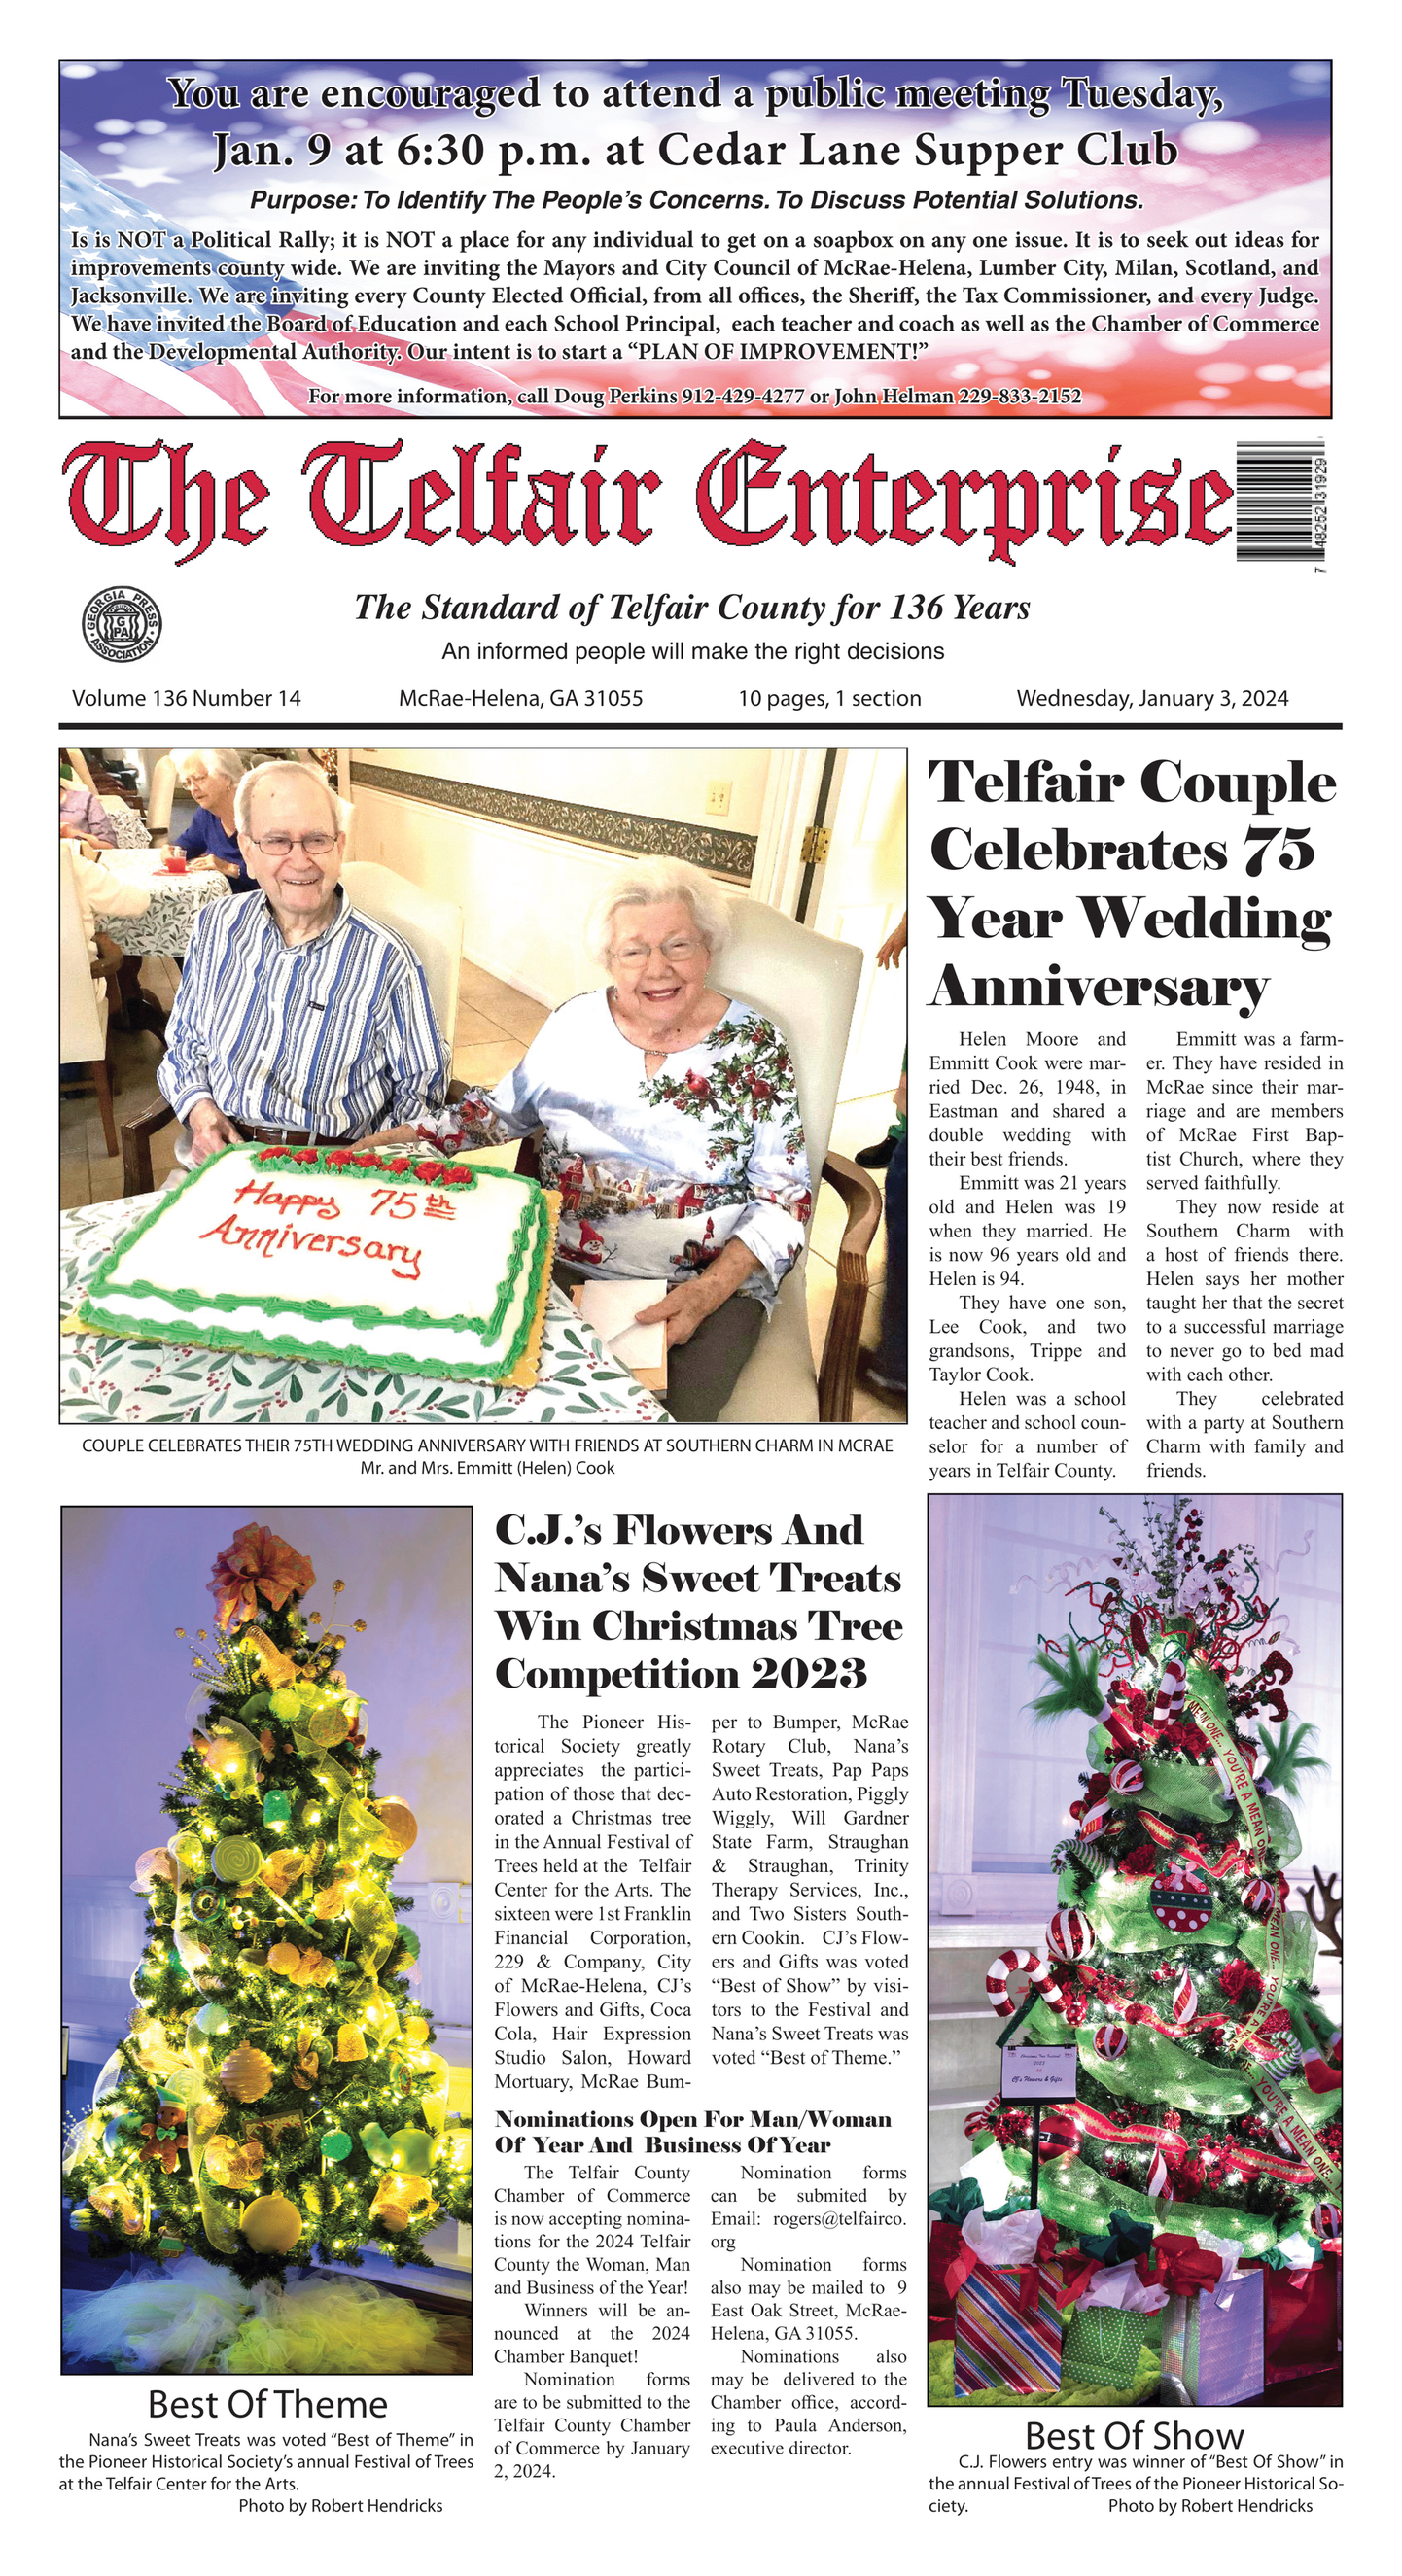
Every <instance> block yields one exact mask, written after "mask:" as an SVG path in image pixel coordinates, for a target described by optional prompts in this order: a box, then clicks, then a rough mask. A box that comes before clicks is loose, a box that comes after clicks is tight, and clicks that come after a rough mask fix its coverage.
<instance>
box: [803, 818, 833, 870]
mask: <svg viewBox="0 0 1402 2576" xmlns="http://www.w3.org/2000/svg"><path fill="white" fill-rule="evenodd" d="M831 840H832V825H831V824H830V823H810V824H809V826H808V829H807V831H806V832H805V833H804V835H803V847H802V849H801V850H800V851H799V854H798V855H799V861H800V864H801V865H802V866H803V867H805V868H820V867H821V866H822V864H823V861H824V859H825V858H826V857H827V854H828V846H829V843H830V842H831Z"/></svg>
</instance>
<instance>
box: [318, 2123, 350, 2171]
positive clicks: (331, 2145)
mask: <svg viewBox="0 0 1402 2576" xmlns="http://www.w3.org/2000/svg"><path fill="white" fill-rule="evenodd" d="M351 2144H352V2141H351V2140H350V2138H349V2137H348V2136H347V2135H346V2132H345V2130H344V2129H328V2130H327V2132H326V2135H325V2137H324V2138H323V2139H322V2141H321V2152H322V2154H323V2155H324V2156H325V2158H326V2160H327V2162H328V2164H333V2165H342V2164H344V2163H345V2160H346V2158H347V2156H348V2155H349V2154H350V2151H351Z"/></svg>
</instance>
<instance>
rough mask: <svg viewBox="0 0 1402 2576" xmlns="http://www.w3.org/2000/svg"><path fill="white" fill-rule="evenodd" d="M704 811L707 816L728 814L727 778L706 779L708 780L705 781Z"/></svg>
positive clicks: (728, 786)
mask: <svg viewBox="0 0 1402 2576" xmlns="http://www.w3.org/2000/svg"><path fill="white" fill-rule="evenodd" d="M706 811H707V813H708V814H728V813H729V811H730V781H729V779H728V778H708V779H707V781H706Z"/></svg>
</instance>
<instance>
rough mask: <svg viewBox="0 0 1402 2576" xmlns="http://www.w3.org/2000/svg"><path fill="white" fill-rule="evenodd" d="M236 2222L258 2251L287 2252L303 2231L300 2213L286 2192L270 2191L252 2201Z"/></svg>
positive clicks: (262, 2252) (260, 2252)
mask: <svg viewBox="0 0 1402 2576" xmlns="http://www.w3.org/2000/svg"><path fill="white" fill-rule="evenodd" d="M239 2225H240V2227H241V2228H242V2230H243V2233H244V2235H245V2236H246V2237H247V2238H248V2241H249V2244H250V2245H251V2246H252V2247H253V2248H254V2251H255V2252H256V2253H259V2254H290V2253H291V2251H292V2248H293V2246H294V2245H295V2244H296V2243H297V2240H298V2238H299V2237H300V2235H301V2233H302V2213H301V2211H300V2210H299V2209H298V2208H297V2206H296V2203H295V2202H293V2201H290V2200H289V2199H288V2198H287V2197H286V2195H285V2193H283V2192H280V2191H274V2192H269V2193H267V2194H266V2196H265V2197H264V2198H263V2199H262V2200H251V2201H250V2202H249V2204H248V2207H247V2209H246V2210H245V2211H244V2213H243V2216H242V2218H241V2219H240V2220H239Z"/></svg>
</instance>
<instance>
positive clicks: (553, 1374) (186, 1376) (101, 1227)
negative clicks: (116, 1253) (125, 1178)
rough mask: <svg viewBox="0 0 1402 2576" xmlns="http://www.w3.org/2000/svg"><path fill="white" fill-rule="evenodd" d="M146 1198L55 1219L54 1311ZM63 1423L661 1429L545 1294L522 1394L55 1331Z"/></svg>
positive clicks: (554, 1294) (565, 1309) (641, 1398)
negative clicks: (531, 1371)
mask: <svg viewBox="0 0 1402 2576" xmlns="http://www.w3.org/2000/svg"><path fill="white" fill-rule="evenodd" d="M150 1204H151V1201H150V1200H149V1199H145V1198H137V1199H111V1200H109V1201H108V1202H107V1203H106V1204H105V1205H104V1206H101V1207H83V1208H70V1209H68V1210H67V1211H66V1213H65V1215H64V1219H63V1234H62V1262H61V1279H60V1298H61V1304H60V1314H61V1316H62V1317H63V1318H67V1317H69V1316H71V1314H72V1313H73V1310H74V1308H75V1307H76V1306H77V1305H78V1304H79V1303H80V1301H81V1298H82V1294H83V1290H84V1288H85V1287H86V1285H87V1283H88V1281H89V1280H90V1279H91V1277H92V1274H93V1272H94V1270H95V1269H96V1268H97V1265H98V1263H99V1261H100V1260H101V1259H102V1256H103V1254H104V1253H105V1252H108V1251H110V1250H111V1248H112V1245H113V1244H114V1243H115V1242H116V1241H117V1239H118V1237H119V1236H120V1235H122V1234H124V1233H125V1232H126V1230H127V1228H128V1226H130V1225H133V1224H134V1223H135V1221H136V1219H137V1217H138V1216H139V1215H140V1214H141V1213H142V1211H143V1209H145V1208H147V1207H149V1206H150ZM59 1353H60V1380H59V1384H60V1417H61V1419H62V1420H63V1421H65V1422H113V1423H115V1422H221V1423H226V1424H237V1423H263V1424H266V1423H275V1422H276V1423H349V1422H369V1423H375V1422H382V1423H416V1424H417V1425H418V1426H419V1427H420V1428H421V1429H422V1430H424V1431H431V1430H432V1429H433V1428H434V1426H435V1424H437V1423H440V1422H474V1423H476V1422H486V1423H499V1424H500V1425H501V1426H502V1427H503V1428H504V1429H505V1428H507V1427H511V1426H515V1425H517V1424H527V1425H530V1424H535V1423H543V1422H558V1423H569V1422H587V1423H589V1424H590V1425H592V1426H593V1427H594V1428H595V1429H601V1430H606V1429H607V1428H608V1426H609V1425H610V1423H617V1424H620V1425H621V1424H623V1423H629V1422H666V1421H668V1420H669V1418H670V1417H669V1416H668V1414H667V1413H666V1412H665V1411H664V1409H663V1406H662V1405H661V1403H660V1402H659V1400H658V1398H657V1397H656V1396H655V1395H650V1394H649V1393H648V1392H647V1390H646V1389H645V1388H644V1387H641V1386H639V1384H638V1381H637V1379H636V1378H635V1377H634V1376H633V1374H632V1372H631V1370H629V1369H625V1368H622V1367H620V1365H619V1363H618V1361H617V1360H616V1359H614V1358H613V1357H612V1355H611V1354H610V1353H609V1352H608V1351H606V1350H605V1349H604V1346H603V1344H602V1342H601V1341H600V1340H599V1338H598V1335H597V1334H596V1333H593V1332H591V1331H590V1329H589V1327H588V1325H587V1324H583V1323H581V1321H580V1319H579V1317H578V1315H577V1314H576V1313H575V1311H574V1308H573V1306H572V1305H571V1304H570V1302H569V1299H568V1298H567V1297H566V1296H565V1294H564V1292H563V1290H562V1289H559V1288H552V1289H551V1292H550V1305H549V1311H548V1313H547V1316H546V1323H545V1342H544V1346H543V1349H542V1351H541V1360H540V1376H539V1379H538V1380H537V1383H536V1384H535V1385H534V1386H533V1387H529V1388H524V1389H522V1388H516V1387H501V1386H471V1385H463V1384H460V1383H459V1382H457V1381H455V1380H452V1379H444V1378H429V1377H408V1376H405V1375H403V1374H402V1373H401V1372H400V1371H398V1370H390V1369H383V1368H357V1367H352V1366H350V1365H348V1364H346V1363H343V1362H338V1363H337V1364H336V1365H335V1366H328V1365H327V1364H326V1363H325V1362H323V1361H320V1360H289V1359H269V1358H266V1357H264V1358H255V1357H254V1356H253V1355H252V1354H251V1353H245V1352H240V1351H212V1350H201V1349H197V1348H193V1347H184V1346H180V1345H177V1344H175V1343H157V1342H131V1341H126V1340H124V1339H122V1338H121V1337H120V1336H118V1335H114V1334H108V1333H89V1332H78V1333H68V1332H65V1333H64V1335H63V1337H62V1339H61V1341H60V1344H59Z"/></svg>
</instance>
